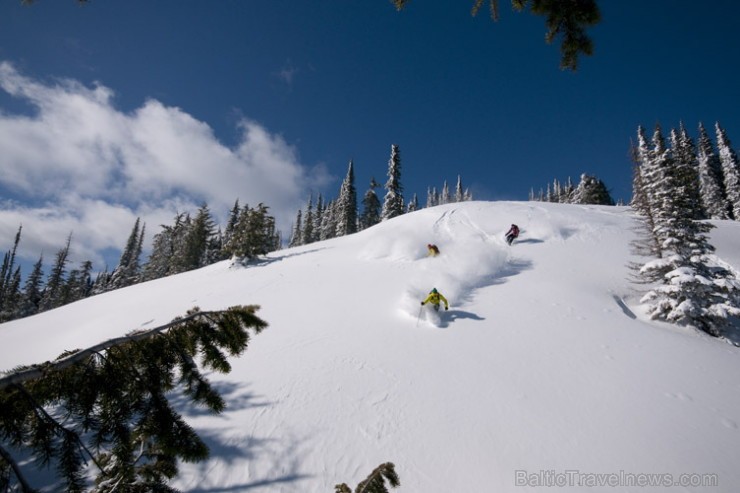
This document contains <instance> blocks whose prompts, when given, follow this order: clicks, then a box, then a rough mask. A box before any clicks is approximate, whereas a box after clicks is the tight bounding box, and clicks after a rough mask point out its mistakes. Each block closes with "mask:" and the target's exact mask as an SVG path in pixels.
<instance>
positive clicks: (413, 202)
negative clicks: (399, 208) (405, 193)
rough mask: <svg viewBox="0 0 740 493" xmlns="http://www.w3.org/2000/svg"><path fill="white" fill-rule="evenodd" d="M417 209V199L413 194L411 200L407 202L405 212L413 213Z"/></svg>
mask: <svg viewBox="0 0 740 493" xmlns="http://www.w3.org/2000/svg"><path fill="white" fill-rule="evenodd" d="M418 209H419V198H418V197H417V196H416V194H414V195H413V196H412V197H411V200H410V201H409V205H408V207H406V212H414V211H416V210H418Z"/></svg>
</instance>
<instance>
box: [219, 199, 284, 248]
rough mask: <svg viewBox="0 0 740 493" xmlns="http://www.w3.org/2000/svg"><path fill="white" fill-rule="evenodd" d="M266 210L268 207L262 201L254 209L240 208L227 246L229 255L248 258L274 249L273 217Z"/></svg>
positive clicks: (275, 235)
mask: <svg viewBox="0 0 740 493" xmlns="http://www.w3.org/2000/svg"><path fill="white" fill-rule="evenodd" d="M268 210H269V207H268V206H266V205H265V204H263V203H260V204H258V205H257V207H256V208H254V209H250V208H249V207H248V206H245V207H244V208H243V209H242V211H241V213H240V214H239V221H238V222H237V225H236V229H235V232H234V237H233V241H232V242H231V244H229V245H228V247H227V248H228V250H227V251H228V253H229V255H234V256H236V257H239V258H241V259H247V260H248V259H253V258H255V257H257V256H259V255H265V254H267V253H269V252H271V251H273V250H275V245H276V243H277V233H276V231H275V218H274V217H272V216H271V215H269V214H268Z"/></svg>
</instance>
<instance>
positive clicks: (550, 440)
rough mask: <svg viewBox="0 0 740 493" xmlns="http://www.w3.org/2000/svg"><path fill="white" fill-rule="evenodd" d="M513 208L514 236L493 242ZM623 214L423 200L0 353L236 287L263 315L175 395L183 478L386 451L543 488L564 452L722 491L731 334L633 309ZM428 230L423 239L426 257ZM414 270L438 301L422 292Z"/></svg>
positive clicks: (86, 313)
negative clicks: (217, 369)
mask: <svg viewBox="0 0 740 493" xmlns="http://www.w3.org/2000/svg"><path fill="white" fill-rule="evenodd" d="M512 222H515V223H517V224H518V225H519V226H520V227H521V229H522V235H521V236H520V239H519V241H518V242H516V243H515V244H514V246H513V247H508V246H507V245H506V244H505V243H504V241H503V233H504V232H505V231H506V230H507V229H508V227H509V225H510V224H511V223H512ZM716 224H717V225H718V226H719V228H718V229H717V230H715V232H714V234H713V241H714V243H715V245H716V246H717V247H718V254H719V255H720V256H721V257H723V258H724V259H725V260H726V261H728V262H730V263H731V264H732V265H734V266H735V267H736V268H737V267H738V266H740V258H738V257H737V255H738V253H737V252H740V229H738V227H737V223H730V222H717V223H716ZM633 227H634V220H633V218H632V216H631V213H630V211H629V209H627V208H618V207H597V206H572V205H558V204H542V203H516V202H498V203H489V202H470V203H462V204H449V205H446V206H439V207H435V208H431V209H424V210H421V211H418V212H415V213H413V214H408V215H405V216H402V217H399V218H396V219H394V220H391V221H387V222H385V223H383V224H381V225H379V226H376V227H374V228H371V229H369V230H366V231H363V232H361V233H358V234H356V235H352V236H348V237H343V238H337V239H334V240H331V241H326V242H321V243H316V244H312V245H307V246H304V247H299V248H293V249H288V250H283V251H280V252H275V253H273V254H271V255H269V256H268V258H267V259H266V260H265V261H263V262H260V263H257V264H252V265H249V266H247V267H242V266H234V265H231V263H230V262H222V263H219V264H216V265H213V266H210V267H207V268H204V269H200V270H198V271H194V272H189V273H185V274H181V275H178V276H173V277H170V278H166V279H160V280H157V281H153V282H149V283H145V284H140V285H137V286H133V287H130V288H126V289H123V290H119V291H114V292H111V293H107V294H105V295H101V296H96V297H94V298H90V299H87V300H83V301H81V302H78V303H75V304H73V305H69V306H66V307H62V308H60V309H58V310H54V311H52V312H47V313H44V314H41V315H38V316H35V317H31V318H29V319H24V320H19V321H15V322H11V323H8V324H4V325H2V326H0V362H1V363H0V369H9V368H11V367H13V366H15V365H17V364H28V363H33V362H38V361H42V360H48V359H52V358H54V357H55V356H57V355H58V354H59V353H61V352H62V351H63V350H65V349H72V348H79V347H86V346H90V345H92V344H94V343H96V342H99V341H100V340H105V339H108V338H111V337H115V336H119V335H121V334H123V333H126V332H128V331H130V330H133V329H137V328H145V327H153V326H156V325H160V324H163V323H166V322H168V321H170V320H171V319H172V318H173V317H174V316H177V315H181V314H183V313H184V312H185V311H186V310H187V309H189V308H190V307H192V306H194V305H197V306H199V307H201V308H202V309H204V310H210V309H220V308H225V307H227V306H230V305H234V304H251V303H256V304H260V305H262V310H260V312H259V315H260V316H261V317H262V318H264V319H265V320H267V321H268V322H269V323H270V327H269V328H268V329H267V330H266V331H265V332H263V333H262V334H260V335H259V336H258V337H256V338H255V339H254V340H253V342H252V344H251V347H250V349H249V350H248V351H247V352H246V354H245V355H244V356H243V357H242V358H240V359H239V360H235V361H234V365H233V372H232V373H231V374H229V375H226V376H221V375H214V376H213V379H214V382H216V384H217V387H218V388H219V389H220V390H221V391H222V392H223V393H224V394H225V396H226V398H227V401H228V402H229V408H228V409H227V411H226V412H225V413H224V414H223V415H221V416H216V417H214V416H210V415H203V414H201V413H200V412H199V411H198V410H197V409H192V408H182V409H181V411H182V412H183V414H185V415H186V416H187V417H188V419H189V421H190V422H191V423H193V424H194V426H195V427H196V429H198V430H199V432H200V433H202V435H203V436H204V437H205V438H206V439H207V441H208V443H209V445H210V446H211V451H212V458H211V459H210V460H209V461H207V462H204V463H201V464H195V465H184V466H183V468H182V471H183V472H182V475H181V476H180V478H178V480H177V481H175V483H174V485H175V486H176V487H178V488H181V489H182V490H184V491H190V492H203V493H205V492H226V491H229V492H231V491H250V492H252V491H270V492H278V491H280V492H282V491H285V492H299V491H300V492H306V491H310V492H329V491H333V485H334V484H336V483H339V482H348V483H350V484H356V483H357V482H358V481H359V480H360V479H362V478H364V477H365V475H367V474H368V473H369V472H370V471H371V470H372V469H373V468H374V467H375V466H376V465H378V464H380V463H381V462H386V461H392V462H394V463H395V464H396V468H397V471H398V473H399V475H400V477H401V483H402V486H401V489H400V490H399V491H408V492H414V491H417V492H418V491H426V492H440V493H441V492H451V491H486V492H488V491H491V492H506V491H538V490H539V491H548V490H550V488H547V487H545V486H544V485H541V487H538V484H537V483H538V482H539V483H542V482H546V481H548V480H549V479H548V478H551V479H553V480H554V478H555V475H557V477H558V478H561V479H563V478H564V477H565V475H566V474H565V473H566V471H578V472H579V473H581V474H582V475H581V476H577V475H575V474H570V475H567V478H565V479H567V481H568V483H567V484H566V486H567V488H565V491H615V488H613V487H605V486H603V487H592V486H593V485H589V484H582V485H578V484H574V483H573V482H574V481H577V480H578V479H580V480H582V481H588V480H589V479H590V480H593V479H594V478H593V477H591V476H585V475H586V474H597V473H615V474H619V473H620V471H623V476H622V477H621V479H619V480H620V481H622V482H624V481H630V480H633V479H635V478H632V477H626V476H625V474H626V475H630V474H632V475H636V474H638V473H646V474H672V475H673V479H675V480H678V479H679V475H680V474H691V473H696V474H716V478H717V480H718V482H719V486H718V487H713V488H712V487H701V486H699V487H689V488H686V489H681V488H676V489H675V491H713V492H716V491H734V488H735V487H736V486H737V485H738V484H740V471H739V470H738V468H737V467H736V463H735V462H736V458H737V457H738V456H739V455H740V440H739V438H740V429H739V426H740V383H738V377H737V376H738V375H740V358H739V356H740V354H739V353H738V349H737V348H735V347H733V346H731V345H729V344H726V343H724V342H722V341H718V340H715V339H712V338H709V337H707V336H705V335H703V334H700V333H697V332H695V331H693V330H690V329H683V328H677V327H673V326H668V325H665V324H658V323H654V322H649V321H645V320H644V317H643V316H642V315H641V313H640V311H639V309H638V308H637V307H635V306H633V301H634V300H635V299H636V298H635V293H634V292H633V289H634V285H631V284H630V283H629V282H628V280H627V278H628V274H629V273H628V270H627V267H626V265H627V263H628V261H629V260H630V259H631V257H630V253H629V252H630V251H629V241H630V240H631V239H632V238H633V236H634V234H633V232H632V228H633ZM427 243H436V244H437V245H438V246H439V247H440V250H441V252H442V253H441V255H440V256H439V257H437V258H428V257H426V249H425V245H426V244H427ZM432 287H436V288H438V289H439V290H440V291H441V292H442V293H443V294H444V295H445V296H447V298H448V299H449V300H450V303H451V308H450V311H449V312H445V313H441V314H440V315H436V314H434V312H432V311H431V310H430V309H429V307H425V308H424V309H421V310H420V308H421V307H420V306H419V301H420V300H422V299H424V297H425V296H426V294H427V292H428V291H429V290H430V289H431V288H432ZM419 314H421V317H419ZM524 477H526V478H527V481H523V479H522V478H524ZM517 478H518V479H519V480H520V486H517V484H516V479H517ZM653 479H654V480H655V478H653ZM657 479H658V480H661V481H662V480H666V478H663V477H659V478H657ZM694 479H697V478H694ZM699 479H701V478H699ZM705 479H706V478H705ZM709 479H713V478H709ZM635 480H636V479H635ZM522 482H525V483H526V485H525V487H522V486H521V483H522ZM650 489H651V488H641V487H636V486H629V485H627V486H625V487H623V488H621V489H619V488H618V489H617V491H646V490H650ZM658 489H659V490H661V491H665V488H655V490H656V491H657V490H658Z"/></svg>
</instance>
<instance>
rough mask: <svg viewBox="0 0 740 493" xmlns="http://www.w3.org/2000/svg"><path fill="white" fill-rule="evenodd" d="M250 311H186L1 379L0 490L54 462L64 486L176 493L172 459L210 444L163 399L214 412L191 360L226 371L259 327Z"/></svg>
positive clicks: (196, 454) (209, 390)
mask: <svg viewBox="0 0 740 493" xmlns="http://www.w3.org/2000/svg"><path fill="white" fill-rule="evenodd" d="M258 308H259V307H257V306H254V305H252V306H234V307H231V308H229V309H227V310H223V311H213V312H201V311H199V310H198V309H197V308H194V309H192V310H190V311H189V312H188V314H187V315H186V316H185V317H183V318H180V317H178V318H176V319H175V320H173V321H172V322H171V323H169V324H167V325H163V326H161V327H157V328H154V329H151V330H147V331H142V332H135V333H131V334H129V335H127V336H125V337H121V338H117V339H112V340H110V341H106V342H104V343H101V344H98V345H96V346H94V347H91V348H88V349H85V350H81V351H74V352H69V353H65V354H63V355H62V356H60V358H58V359H57V360H56V361H52V362H46V363H43V364H40V365H34V366H31V367H24V368H17V369H16V370H15V371H14V372H13V373H11V374H9V375H6V376H4V377H2V378H0V490H2V491H17V490H20V491H23V492H24V493H26V492H30V491H34V487H33V485H32V484H31V481H29V479H30V478H31V477H32V469H33V468H36V469H47V468H50V467H53V468H55V469H56V471H57V477H58V481H59V483H60V484H59V485H57V486H59V488H61V489H63V490H65V491H70V492H75V491H92V492H96V493H103V492H106V493H112V492H113V491H127V492H136V493H138V492H141V493H143V492H151V491H161V492H174V491H175V490H174V489H172V488H171V487H169V486H167V482H168V480H170V479H171V478H173V477H174V476H176V475H177V472H178V467H177V463H178V461H185V462H196V461H200V460H203V459H205V458H207V457H208V448H207V446H206V445H205V443H204V442H203V441H202V440H201V439H200V437H199V436H198V435H197V433H196V432H195V430H194V429H193V428H191V427H190V426H189V425H188V424H187V423H186V422H185V420H184V419H183V418H182V416H180V415H179V414H178V413H177V411H176V410H175V409H173V407H172V406H171V404H170V400H169V399H170V397H169V396H170V395H171V394H172V393H173V392H175V391H177V392H181V393H182V394H184V396H185V397H186V398H187V400H189V401H191V402H192V403H195V404H198V405H200V406H203V407H204V408H206V409H207V410H209V411H211V412H214V413H220V412H222V411H223V410H224V408H225V402H224V401H223V399H222V397H221V396H220V394H219V393H218V392H217V391H216V390H215V389H214V388H213V387H212V386H211V384H210V382H209V381H208V380H207V379H206V378H205V377H204V376H203V374H202V373H201V371H200V369H199V366H201V367H203V368H208V369H211V370H214V371H218V372H222V373H227V372H229V371H230V370H231V366H230V365H229V363H228V361H227V358H228V357H229V356H239V355H240V354H241V353H243V352H244V351H245V350H246V348H247V345H248V342H249V337H250V334H249V331H248V329H252V330H253V331H254V333H259V332H260V331H261V330H262V329H264V328H265V327H267V323H266V322H264V321H263V320H261V319H260V318H259V317H257V316H256V315H255V312H256V310H257V309H258ZM196 358H198V359H199V360H200V365H199V364H198V363H196ZM28 456H30V457H32V458H33V459H35V460H34V461H28V460H26V459H27V458H28ZM21 457H22V458H23V460H22V461H21V460H20V458H21ZM18 464H23V465H22V467H19V466H18ZM91 476H93V477H95V484H94V485H90V484H89V481H87V480H86V478H88V477H91Z"/></svg>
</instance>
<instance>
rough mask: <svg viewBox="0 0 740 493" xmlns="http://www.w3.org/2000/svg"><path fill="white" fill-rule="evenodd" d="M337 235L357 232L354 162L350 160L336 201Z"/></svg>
mask: <svg viewBox="0 0 740 493" xmlns="http://www.w3.org/2000/svg"><path fill="white" fill-rule="evenodd" d="M336 214H337V217H336V220H337V233H336V234H337V236H345V235H351V234H352V233H356V232H357V191H356V190H355V171H354V163H353V162H352V161H351V160H350V162H349V166H348V167H347V176H345V177H344V180H343V181H342V186H341V188H340V189H339V197H338V198H337V203H336Z"/></svg>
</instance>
